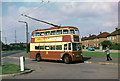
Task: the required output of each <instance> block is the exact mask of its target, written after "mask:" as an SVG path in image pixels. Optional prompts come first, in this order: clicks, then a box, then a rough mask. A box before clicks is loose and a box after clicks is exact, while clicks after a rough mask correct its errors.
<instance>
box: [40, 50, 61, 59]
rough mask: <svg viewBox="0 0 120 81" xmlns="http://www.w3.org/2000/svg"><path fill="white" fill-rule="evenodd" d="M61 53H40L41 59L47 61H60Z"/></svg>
mask: <svg viewBox="0 0 120 81" xmlns="http://www.w3.org/2000/svg"><path fill="white" fill-rule="evenodd" d="M61 53H63V52H59V51H41V52H40V54H41V57H42V59H49V60H60V59H61Z"/></svg>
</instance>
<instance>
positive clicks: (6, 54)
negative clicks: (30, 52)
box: [2, 50, 24, 57]
mask: <svg viewBox="0 0 120 81" xmlns="http://www.w3.org/2000/svg"><path fill="white" fill-rule="evenodd" d="M21 52H24V51H23V50H19V51H9V52H2V57H6V56H10V55H13V54H17V53H21Z"/></svg>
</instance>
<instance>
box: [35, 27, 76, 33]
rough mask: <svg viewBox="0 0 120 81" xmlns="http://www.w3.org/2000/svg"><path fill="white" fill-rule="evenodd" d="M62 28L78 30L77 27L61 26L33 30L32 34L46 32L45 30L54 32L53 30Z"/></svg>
mask: <svg viewBox="0 0 120 81" xmlns="http://www.w3.org/2000/svg"><path fill="white" fill-rule="evenodd" d="M64 28H74V29H78V28H77V27H73V26H62V27H51V28H47V29H37V30H34V31H33V32H36V31H46V30H54V29H64Z"/></svg>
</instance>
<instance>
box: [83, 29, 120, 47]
mask: <svg viewBox="0 0 120 81" xmlns="http://www.w3.org/2000/svg"><path fill="white" fill-rule="evenodd" d="M104 40H109V41H111V42H112V43H120V29H118V28H115V31H113V32H112V33H108V32H100V34H98V35H89V37H82V38H81V41H82V45H84V46H85V47H89V46H93V47H101V42H103V41H104Z"/></svg>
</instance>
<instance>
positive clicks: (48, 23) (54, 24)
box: [21, 14, 60, 27]
mask: <svg viewBox="0 0 120 81" xmlns="http://www.w3.org/2000/svg"><path fill="white" fill-rule="evenodd" d="M21 15H22V16H25V17H28V18H30V19H33V20H36V21H40V22H43V23H46V24H49V25H52V26H54V27H60V26H58V25H55V24H52V23H49V22H46V21H43V20H39V19H36V18H33V17H30V16H27V15H24V14H21Z"/></svg>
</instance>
